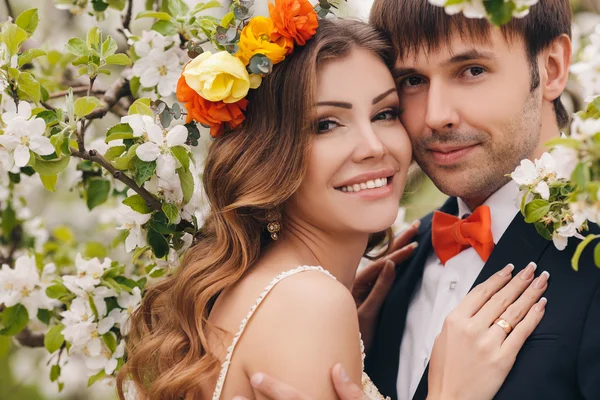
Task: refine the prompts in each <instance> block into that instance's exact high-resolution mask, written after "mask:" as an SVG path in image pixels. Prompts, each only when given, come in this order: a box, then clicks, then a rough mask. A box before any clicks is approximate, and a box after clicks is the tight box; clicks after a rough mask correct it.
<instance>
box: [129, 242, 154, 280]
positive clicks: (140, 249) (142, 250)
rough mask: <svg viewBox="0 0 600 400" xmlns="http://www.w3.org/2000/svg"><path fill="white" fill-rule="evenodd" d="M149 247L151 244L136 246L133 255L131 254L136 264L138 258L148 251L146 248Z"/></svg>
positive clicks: (132, 260)
mask: <svg viewBox="0 0 600 400" xmlns="http://www.w3.org/2000/svg"><path fill="white" fill-rule="evenodd" d="M149 248H150V246H144V247H138V248H136V249H135V251H134V252H133V255H132V256H131V262H132V263H133V264H135V263H136V262H137V260H138V258H140V257H141V255H142V254H144V253H145V252H146V250H148V249H149ZM140 289H141V288H140Z"/></svg>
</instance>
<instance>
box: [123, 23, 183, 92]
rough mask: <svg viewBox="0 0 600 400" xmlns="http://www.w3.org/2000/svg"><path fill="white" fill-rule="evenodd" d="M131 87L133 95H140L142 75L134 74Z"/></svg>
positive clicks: (130, 82) (130, 83)
mask: <svg viewBox="0 0 600 400" xmlns="http://www.w3.org/2000/svg"><path fill="white" fill-rule="evenodd" d="M165 36H172V35H165ZM129 89H130V90H131V94H132V95H133V97H137V96H138V90H140V77H139V76H134V77H133V78H131V80H130V81H129Z"/></svg>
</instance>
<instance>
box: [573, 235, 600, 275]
mask: <svg viewBox="0 0 600 400" xmlns="http://www.w3.org/2000/svg"><path fill="white" fill-rule="evenodd" d="M597 238H600V235H587V236H586V237H585V239H583V240H582V241H581V243H579V244H578V245H577V248H576V249H575V253H573V258H572V259H571V267H572V268H573V269H574V270H575V271H578V270H579V259H580V258H581V255H582V254H583V251H584V250H585V248H586V247H587V245H588V244H590V243H591V242H592V241H594V239H597ZM595 253H596V252H595V251H594V256H595Z"/></svg>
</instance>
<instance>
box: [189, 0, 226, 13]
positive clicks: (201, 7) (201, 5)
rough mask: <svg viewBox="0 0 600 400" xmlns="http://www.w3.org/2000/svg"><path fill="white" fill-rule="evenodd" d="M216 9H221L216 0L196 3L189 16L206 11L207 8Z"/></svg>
mask: <svg viewBox="0 0 600 400" xmlns="http://www.w3.org/2000/svg"><path fill="white" fill-rule="evenodd" d="M217 7H223V6H222V5H221V3H220V2H218V1H217V0H211V1H208V2H206V3H198V4H196V6H195V7H194V9H193V10H192V12H191V13H190V14H192V15H194V14H197V13H199V12H200V11H204V10H208V9H209V8H217Z"/></svg>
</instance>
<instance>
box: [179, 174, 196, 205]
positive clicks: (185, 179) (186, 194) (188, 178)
mask: <svg viewBox="0 0 600 400" xmlns="http://www.w3.org/2000/svg"><path fill="white" fill-rule="evenodd" d="M177 174H178V175H179V182H180V183H181V190H182V192H183V201H184V202H186V203H188V202H189V201H190V199H191V198H192V195H193V194H194V177H193V176H192V173H191V172H190V170H189V169H188V170H185V169H183V168H179V169H178V170H177Z"/></svg>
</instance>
